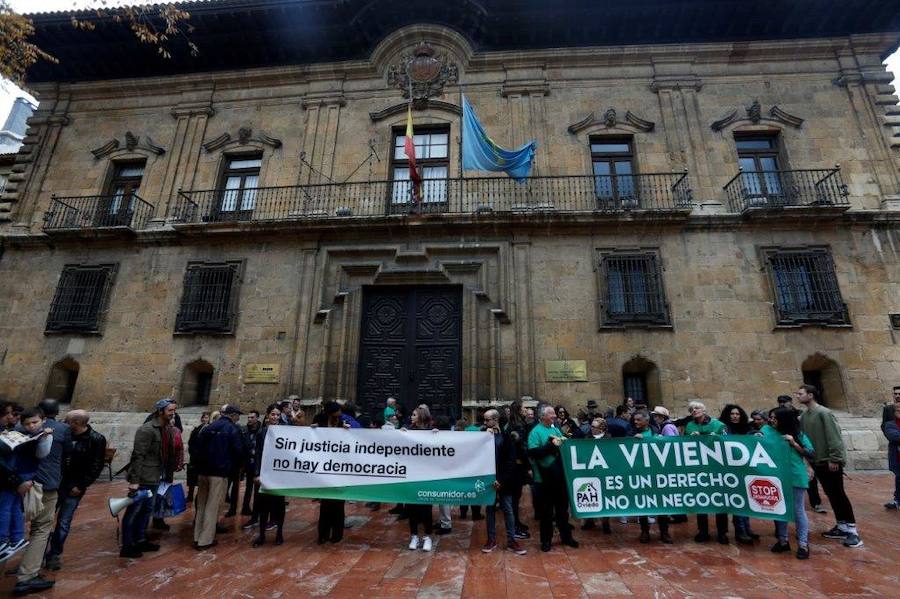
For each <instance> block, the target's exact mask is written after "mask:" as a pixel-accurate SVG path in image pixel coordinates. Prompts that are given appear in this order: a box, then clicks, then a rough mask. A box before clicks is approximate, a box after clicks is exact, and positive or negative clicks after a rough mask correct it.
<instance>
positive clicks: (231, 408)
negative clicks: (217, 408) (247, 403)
mask: <svg viewBox="0 0 900 599" xmlns="http://www.w3.org/2000/svg"><path fill="white" fill-rule="evenodd" d="M222 414H225V415H228V414H238V415H241V414H243V412H241V409H240V408H239V407H238V406H236V405H235V404H225V407H224V408H222Z"/></svg>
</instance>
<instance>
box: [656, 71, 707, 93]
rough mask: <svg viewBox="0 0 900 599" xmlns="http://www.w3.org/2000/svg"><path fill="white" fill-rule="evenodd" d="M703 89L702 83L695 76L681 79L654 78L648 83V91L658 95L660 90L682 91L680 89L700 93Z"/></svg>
mask: <svg viewBox="0 0 900 599" xmlns="http://www.w3.org/2000/svg"><path fill="white" fill-rule="evenodd" d="M702 87H703V82H702V81H701V80H700V78H699V77H697V76H696V75H687V76H683V77H668V76H662V77H656V78H654V79H653V80H652V81H651V82H650V91H652V92H653V93H659V92H660V91H662V90H673V91H677V90H682V89H690V90H694V91H697V92H698V91H700V89H701V88H702Z"/></svg>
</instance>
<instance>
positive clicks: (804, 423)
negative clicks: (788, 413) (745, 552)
mask: <svg viewBox="0 0 900 599" xmlns="http://www.w3.org/2000/svg"><path fill="white" fill-rule="evenodd" d="M818 398H819V390H818V389H816V388H815V387H814V386H812V385H800V387H799V389H798V390H797V401H799V402H800V405H802V406H804V407H805V408H806V411H805V412H804V413H803V415H802V416H801V417H800V428H801V429H803V432H804V433H806V436H808V437H809V440H810V441H812V444H813V451H814V455H813V458H812V466H813V471H814V472H815V473H816V478H817V479H818V480H819V483H821V485H822V489H824V490H825V495H827V496H828V501H830V502H831V508H832V509H833V510H834V517H835V519H837V524H836V525H835V526H834V528H832V529H831V530H829V531H827V532H824V533H822V536H823V537H825V538H826V539H843V541H844V547H862V545H863V542H862V539H860V538H859V533H858V532H857V530H856V518H855V516H854V515H853V505H852V504H851V503H850V498H849V497H847V493H846V492H845V491H844V464H845V463H846V461H847V459H846V453H845V451H844V439H843V437H842V436H841V427H839V426H838V423H837V419H836V418H835V417H834V414H832V413H831V410H829V409H828V408H826V407H823V406H821V405H819V402H818Z"/></svg>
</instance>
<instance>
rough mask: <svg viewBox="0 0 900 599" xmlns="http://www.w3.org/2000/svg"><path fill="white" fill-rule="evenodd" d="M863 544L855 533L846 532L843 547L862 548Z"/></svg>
mask: <svg viewBox="0 0 900 599" xmlns="http://www.w3.org/2000/svg"><path fill="white" fill-rule="evenodd" d="M862 546H863V542H862V539H860V538H859V535H858V534H856V533H855V532H848V533H847V536H846V538H844V547H862Z"/></svg>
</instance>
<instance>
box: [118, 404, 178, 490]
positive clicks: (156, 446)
mask: <svg viewBox="0 0 900 599" xmlns="http://www.w3.org/2000/svg"><path fill="white" fill-rule="evenodd" d="M166 455H168V456H169V460H168V463H163V440H162V429H161V428H160V424H159V419H157V418H154V419H153V420H151V421H150V422H146V423H144V424H143V425H142V426H141V428H139V429H138V430H137V432H136V433H135V434H134V449H132V451H131V463H130V464H129V465H128V482H129V483H131V484H138V485H156V484H159V481H160V480H167V481H169V482H171V480H172V473H173V472H174V470H175V467H174V465H175V435H170V436H169V447H168V450H167V452H166Z"/></svg>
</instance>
